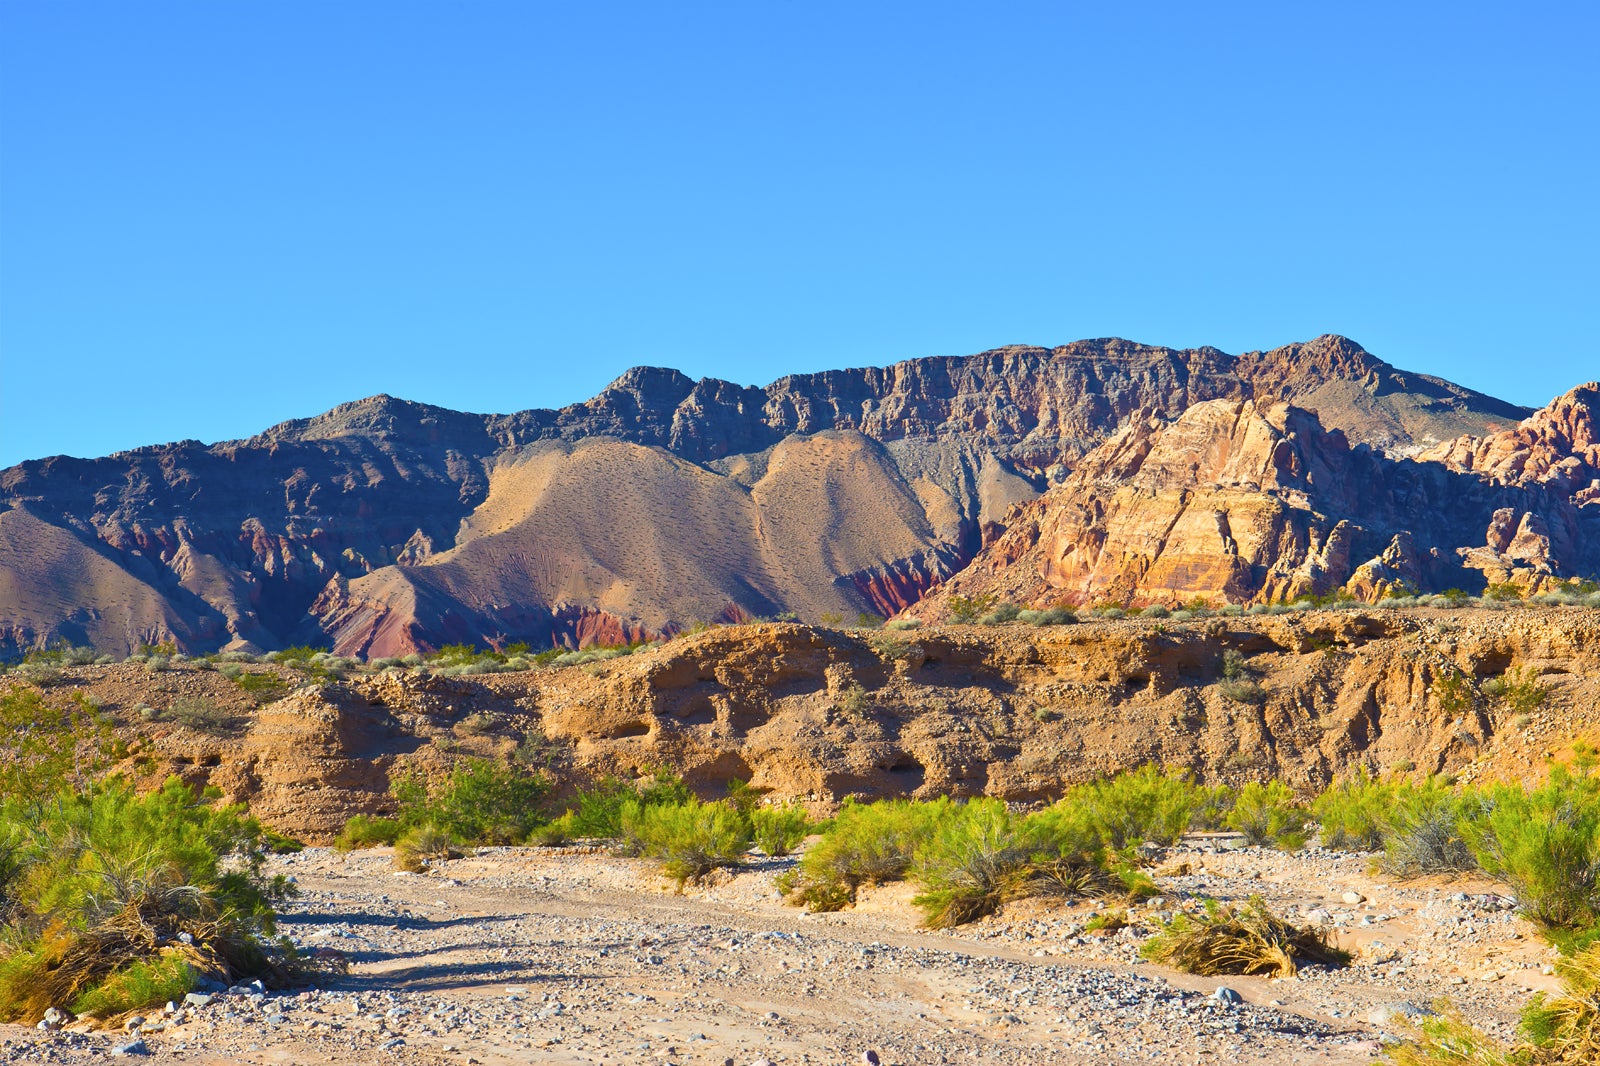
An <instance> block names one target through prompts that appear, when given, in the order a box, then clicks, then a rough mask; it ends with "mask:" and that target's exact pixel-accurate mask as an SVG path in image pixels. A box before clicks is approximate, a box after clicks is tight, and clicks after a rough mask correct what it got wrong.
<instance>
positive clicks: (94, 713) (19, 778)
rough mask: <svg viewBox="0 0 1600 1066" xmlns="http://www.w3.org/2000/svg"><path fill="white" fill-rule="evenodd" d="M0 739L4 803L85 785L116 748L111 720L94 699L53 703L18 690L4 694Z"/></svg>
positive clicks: (0, 701)
mask: <svg viewBox="0 0 1600 1066" xmlns="http://www.w3.org/2000/svg"><path fill="white" fill-rule="evenodd" d="M58 704H60V705H58ZM0 736H3V737H4V738H5V751H4V754H3V755H0V802H3V801H5V800H9V799H19V800H22V801H24V802H28V801H32V800H34V799H36V798H38V797H43V796H52V795H54V794H55V793H56V792H57V791H58V790H59V789H61V788H64V787H67V786H75V787H82V786H84V785H87V784H88V783H89V782H90V781H91V780H92V779H93V778H94V776H95V775H96V773H97V772H98V771H99V770H101V769H102V768H103V767H104V766H105V764H106V762H107V760H108V757H109V755H110V754H111V751H112V747H113V744H114V737H113V735H112V732H111V720H110V718H108V717H106V716H105V715H104V714H102V713H101V712H100V709H99V707H97V706H95V705H94V703H93V702H91V701H90V700H87V699H81V698H80V699H68V700H59V701H55V702H51V701H47V700H46V699H45V698H44V697H43V696H42V695H40V694H39V693H38V692H36V691H34V690H33V689H27V688H15V687H13V688H9V689H6V690H5V691H4V692H0Z"/></svg>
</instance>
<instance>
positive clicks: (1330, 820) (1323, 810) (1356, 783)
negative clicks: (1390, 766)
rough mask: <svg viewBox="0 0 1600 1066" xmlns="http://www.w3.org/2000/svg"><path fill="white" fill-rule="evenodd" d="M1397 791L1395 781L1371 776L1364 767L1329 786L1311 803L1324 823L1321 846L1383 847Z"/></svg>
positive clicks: (1366, 849)
mask: <svg viewBox="0 0 1600 1066" xmlns="http://www.w3.org/2000/svg"><path fill="white" fill-rule="evenodd" d="M1394 794H1395V786H1394V784H1393V783H1391V782H1386V781H1380V780H1378V779H1377V778H1374V777H1372V776H1371V775H1370V774H1368V773H1367V771H1366V769H1365V768H1361V769H1358V770H1356V772H1355V774H1354V776H1352V777H1350V778H1349V779H1348V780H1346V781H1342V782H1340V783H1339V784H1337V785H1334V786H1333V787H1332V788H1329V789H1328V790H1327V791H1326V792H1324V793H1323V794H1322V795H1320V796H1318V797H1317V798H1316V801H1315V802H1314V803H1312V805H1311V813H1312V814H1313V815H1315V816H1316V819H1317V822H1318V823H1319V824H1320V825H1321V826H1322V846H1323V847H1327V848H1347V849H1350V850H1354V851H1377V850H1378V849H1379V848H1381V847H1383V838H1384V831H1385V829H1386V828H1387V826H1388V819H1389V813H1390V809H1391V808H1392V807H1393V804H1394Z"/></svg>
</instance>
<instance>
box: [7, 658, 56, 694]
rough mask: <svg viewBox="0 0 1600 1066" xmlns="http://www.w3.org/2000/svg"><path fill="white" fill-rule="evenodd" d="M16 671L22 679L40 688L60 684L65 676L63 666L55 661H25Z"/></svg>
mask: <svg viewBox="0 0 1600 1066" xmlns="http://www.w3.org/2000/svg"><path fill="white" fill-rule="evenodd" d="M14 672H15V673H16V675H17V676H18V677H20V678H21V679H22V680H24V681H26V682H27V683H28V684H30V685H34V686H37V687H38V688H49V687H50V686H51V685H57V684H60V683H61V681H62V679H63V677H64V675H63V674H62V673H61V668H60V667H58V666H57V665H56V664H55V663H53V662H38V661H29V662H24V663H21V664H19V665H18V666H17V668H16V670H15V671H14Z"/></svg>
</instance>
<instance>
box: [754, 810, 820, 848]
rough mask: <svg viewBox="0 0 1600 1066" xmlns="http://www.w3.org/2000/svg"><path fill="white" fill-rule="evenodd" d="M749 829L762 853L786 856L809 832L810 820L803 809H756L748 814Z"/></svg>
mask: <svg viewBox="0 0 1600 1066" xmlns="http://www.w3.org/2000/svg"><path fill="white" fill-rule="evenodd" d="M750 827H751V830H752V833H753V836H754V838H755V842H756V846H757V847H759V848H760V849H761V850H762V851H764V852H766V853H767V854H768V855H787V854H789V853H790V852H792V851H793V850H794V849H795V848H797V847H799V846H800V842H801V841H802V840H804V839H805V838H806V834H807V833H809V832H811V819H810V818H808V817H807V816H806V812H805V809H804V808H803V807H797V806H793V805H790V806H786V807H757V808H756V809H755V810H753V811H751V812H750Z"/></svg>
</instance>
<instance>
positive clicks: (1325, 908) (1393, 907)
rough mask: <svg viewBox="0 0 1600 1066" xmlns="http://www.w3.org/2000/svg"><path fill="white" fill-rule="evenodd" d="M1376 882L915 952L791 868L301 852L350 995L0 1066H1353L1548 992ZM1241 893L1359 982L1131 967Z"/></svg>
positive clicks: (232, 1002)
mask: <svg viewBox="0 0 1600 1066" xmlns="http://www.w3.org/2000/svg"><path fill="white" fill-rule="evenodd" d="M1368 863H1369V859H1368V858H1367V857H1364V856H1359V855H1345V854H1339V853H1330V852H1322V851H1319V850H1314V849H1312V850H1307V851H1305V852H1302V853H1300V854H1298V855H1284V854H1280V853H1277V852H1273V851H1267V850H1261V849H1254V848H1239V847H1237V845H1236V842H1235V841H1231V840H1227V839H1216V840H1204V839H1191V840H1189V841H1186V842H1185V843H1184V844H1183V845H1181V846H1180V847H1177V848H1174V849H1170V850H1169V851H1167V852H1165V853H1163V854H1161V855H1160V856H1159V857H1158V858H1157V860H1156V864H1155V869H1156V871H1157V873H1158V876H1157V881H1158V883H1160V884H1161V886H1162V887H1163V889H1164V890H1166V895H1165V896H1164V897H1162V898H1161V899H1159V900H1156V901H1153V902H1152V903H1151V904H1148V905H1141V906H1140V907H1137V908H1135V909H1134V910H1133V912H1132V913H1131V915H1130V916H1129V917H1130V918H1131V919H1132V924H1131V925H1130V926H1129V927H1128V928H1126V929H1123V930H1120V931H1118V932H1116V933H1112V934H1110V935H1106V936H1100V935H1095V934H1087V933H1084V932H1083V925H1084V923H1085V921H1086V920H1087V919H1088V918H1089V917H1090V916H1091V915H1093V914H1094V913H1095V911H1096V909H1097V908H1096V907H1094V906H1092V905H1087V904H1085V905H1079V906H1074V907H1062V906H1046V905H1044V904H1043V903H1041V902H1037V901H1035V902H1025V903H1022V904H1017V905H1013V906H1012V907H1011V908H1009V909H1008V910H1007V912H1006V913H1005V914H1004V915H1002V916H999V917H991V918H989V919H986V920H984V921H982V922H978V923H975V924H973V925H970V926H967V927H964V928H962V929H959V930H955V931H952V932H931V931H927V930H923V929H919V928H918V927H917V914H916V912H915V910H914V909H913V908H912V907H911V904H910V897H911V895H912V893H911V891H910V890H909V889H908V888H906V887H905V886H888V887H885V888H882V889H879V890H876V891H874V892H870V893H864V895H863V899H862V901H861V902H860V904H858V906H856V907H855V908H853V909H851V910H848V911H843V912H840V913H837V914H825V915H810V914H805V913H804V912H802V911H800V910H798V909H796V908H793V907H789V906H786V905H784V904H783V903H782V901H781V900H779V898H778V896H777V892H776V889H775V888H774V886H773V880H774V878H775V877H776V876H777V875H778V874H779V873H781V872H782V871H783V870H785V869H787V868H788V867H789V866H790V865H791V864H792V860H788V859H781V860H780V859H771V860H763V861H758V862H756V863H753V864H752V865H751V866H749V867H746V868H745V869H742V870H740V871H738V872H737V873H733V874H727V875H721V876H719V877H717V878H715V879H714V880H713V881H712V883H710V884H708V885H706V886H703V887H700V888H691V889H689V890H688V891H687V892H686V893H684V894H682V895H679V894H677V893H676V892H674V891H673V889H672V886H671V885H670V884H669V883H667V882H665V881H662V880H661V879H659V878H657V877H655V876H654V875H653V874H652V873H651V872H650V867H649V866H648V865H647V864H645V863H644V862H642V861H639V860H632V859H619V858H613V857H611V856H608V855H606V854H604V853H602V852H594V851H588V852H578V851H574V850H566V851H561V850H548V849H538V848H505V849H495V848H491V849H485V850H484V851H481V852H480V853H479V854H478V855H476V856H474V857H472V858H467V859H460V860H456V861H454V862H450V863H448V864H446V865H445V866H443V867H442V868H441V869H440V870H439V871H437V872H430V873H425V874H414V875H413V874H400V873H397V872H395V871H394V870H393V869H392V868H391V866H390V863H389V860H388V853H387V851H386V850H377V851H370V852H363V853H356V854H353V855H350V856H341V855H338V854H337V853H334V852H331V851H328V850H326V849H321V848H311V849H307V850H306V851H305V852H303V853H302V854H300V855H294V856H286V857H282V858H279V859H275V860H273V867H274V869H275V870H281V872H284V873H287V874H290V875H293V876H294V877H295V878H296V880H297V882H298V884H299V886H300V889H301V894H300V896H299V897H298V898H296V899H294V900H293V901H291V902H290V903H288V904H287V905H286V907H285V909H284V916H283V921H282V929H283V931H284V932H286V933H287V934H289V935H291V936H293V937H294V938H295V939H296V941H297V942H299V943H300V944H301V945H303V946H304V947H306V948H322V949H327V950H329V951H337V952H340V953H342V954H343V955H344V956H345V957H347V958H348V959H349V962H350V968H349V971H348V973H347V974H344V975H342V976H338V977H331V978H329V979H327V980H325V981H324V982H323V983H322V985H321V986H320V987H317V988H312V989H306V990H303V991H297V992H284V993H279V992H268V993H266V994H261V993H258V992H254V991H252V990H243V989H241V990H239V991H236V992H234V993H225V994H221V995H217V996H214V997H212V998H211V999H210V1001H209V1002H205V1003H203V1004H199V1005H189V1006H185V1007H183V1008H182V1009H181V1011H180V1012H179V1013H178V1014H177V1015H172V1014H169V1013H167V1012H163V1011H159V1010H158V1011H153V1012H151V1013H150V1015H149V1016H148V1018H147V1019H146V1021H145V1023H144V1026H143V1027H142V1031H141V1032H138V1033H136V1034H128V1033H118V1034H108V1033H78V1032H72V1031H70V1029H69V1031H64V1032H59V1033H44V1032H39V1031H37V1030H30V1029H22V1028H19V1027H13V1026H0V1061H6V1062H39V1063H56V1062H61V1063H81V1062H89V1061H109V1060H114V1061H119V1062H148V1063H162V1064H167V1063H184V1064H191V1066H203V1064H219V1066H220V1064H223V1063H292V1064H296V1066H321V1064H332V1063H338V1064H341V1066H350V1064H357V1063H361V1064H364V1063H396V1064H398V1063H416V1064H463V1066H465V1064H472V1063H476V1064H481V1066H501V1064H510V1063H530V1062H537V1063H552V1064H566V1063H574V1064H575V1063H586V1064H592V1063H601V1064H607V1066H610V1064H620V1063H652V1064H658V1066H665V1064H674V1063H676V1064H684V1066H688V1064H696V1066H698V1064H712V1066H724V1064H727V1063H733V1064H734V1066H750V1064H752V1063H756V1062H758V1061H759V1060H762V1059H765V1060H768V1061H769V1062H771V1063H774V1064H779V1066H783V1064H806V1063H810V1064H816V1066H824V1064H846V1063H859V1062H863V1061H865V1060H864V1058H863V1056H864V1054H865V1053H866V1052H868V1051H873V1052H875V1053H876V1054H877V1056H878V1057H879V1059H880V1060H881V1061H882V1062H883V1063H884V1064H885V1066H888V1064H905V1066H910V1064H919V1066H920V1064H945V1063H972V1062H984V1063H1001V1064H1006V1063H1015V1064H1021V1063H1101V1062H1107V1061H1119V1062H1160V1063H1163V1064H1178V1063H1224V1062H1240V1063H1259V1064H1287V1063H1307V1064H1313V1063H1352V1062H1362V1061H1368V1060H1370V1059H1372V1058H1373V1057H1374V1056H1376V1055H1377V1054H1378V1051H1379V1047H1380V1043H1379V1042H1380V1040H1381V1039H1382V1037H1383V1035H1384V1033H1385V1032H1386V1031H1392V1030H1393V1028H1394V1027H1393V1026H1392V1025H1390V1024H1389V1023H1387V1022H1386V1021H1385V1020H1384V1019H1385V1017H1386V1015H1391V1014H1393V1013H1395V1012H1396V1011H1400V1010H1404V1009H1406V1008H1405V1007H1403V1006H1402V1005H1403V1004H1414V1005H1416V1006H1419V1007H1421V1006H1426V1005H1428V1004H1429V1003H1431V1002H1432V1001H1433V1000H1434V999H1435V998H1437V997H1440V996H1449V997H1450V998H1451V999H1452V1000H1453V1001H1454V1002H1455V1003H1456V1004H1457V1005H1458V1006H1460V1007H1462V1008H1463V1009H1464V1010H1465V1011H1466V1013H1467V1014H1468V1016H1469V1017H1471V1018H1472V1019H1474V1020H1475V1021H1477V1022H1479V1023H1480V1024H1484V1025H1487V1026H1489V1027H1491V1028H1500V1029H1503V1030H1508V1029H1509V1027H1510V1026H1511V1025H1512V1024H1513V1023H1514V1021H1515V1018H1516V1013H1517V1010H1518V1009H1519V1008H1520V1006H1521V1004H1522V1003H1523V1002H1525V1001H1526V999H1527V997H1528V995H1529V994H1530V992H1531V990H1535V989H1541V988H1552V987H1554V986H1555V979H1554V978H1553V977H1552V976H1550V974H1549V973H1548V969H1549V963H1550V962H1551V961H1552V959H1553V958H1554V954H1553V952H1552V951H1551V950H1550V949H1549V948H1547V947H1546V946H1545V945H1544V944H1543V943H1542V942H1541V941H1540V940H1539V939H1538V937H1537V936H1536V935H1535V933H1534V931H1533V929H1532V927H1531V926H1529V925H1528V924H1527V923H1526V922H1524V921H1522V920H1520V919H1518V918H1516V917H1515V916H1514V915H1513V914H1512V912H1511V910H1510V901H1509V900H1507V899H1506V898H1505V897H1503V896H1501V895H1499V894H1498V893H1499V892H1501V891H1503V889H1500V888H1499V887H1498V886H1496V885H1494V884H1492V883H1489V882H1485V881H1453V882H1448V883H1415V882H1413V883H1400V884H1396V883H1392V882H1387V881H1384V880H1380V879H1374V878H1373V877H1371V876H1369V875H1368V873H1367V872H1366V871H1367V867H1368ZM1253 894H1258V895H1260V896H1262V897H1263V898H1264V899H1265V900H1266V901H1267V903H1268V904H1269V905H1270V906H1271V907H1272V908H1273V909H1274V910H1276V911H1278V912H1279V913H1281V914H1285V915H1289V916H1293V917H1294V918H1295V919H1296V920H1297V921H1322V922H1325V923H1327V924H1329V925H1331V926H1333V927H1334V928H1336V929H1337V930H1338V936H1339V943H1340V944H1341V946H1343V947H1345V948H1347V949H1349V950H1351V951H1353V952H1354V954H1355V961H1354V963H1353V965H1352V966H1350V967H1348V968H1346V969H1342V970H1336V971H1327V970H1321V969H1316V968H1307V969H1305V970H1302V971H1301V973H1300V975H1299V976H1298V977H1295V978H1292V979H1284V980H1269V979H1264V978H1243V977H1238V978H1235V977H1230V978H1222V979H1218V978H1199V977H1191V976H1188V975H1185V974H1180V973H1176V972H1174V971H1171V970H1167V969H1165V968H1163V967H1159V966H1153V965H1151V964H1148V963H1145V962H1143V961H1141V960H1139V958H1138V945H1139V943H1140V942H1141V941H1142V939H1143V938H1144V936H1145V935H1147V934H1148V932H1149V931H1150V929H1151V928H1152V927H1153V924H1154V923H1155V921H1156V920H1157V919H1158V918H1159V917H1160V916H1161V915H1162V914H1163V913H1166V912H1170V911H1171V909H1172V908H1173V907H1174V906H1177V905H1180V904H1181V903H1182V901H1184V900H1185V899H1190V898H1195V897H1201V896H1214V897H1217V898H1220V899H1224V900H1229V899H1237V900H1242V899H1246V898H1248V897H1249V896H1251V895H1253ZM1219 986H1225V988H1226V989H1231V990H1232V991H1233V992H1234V993H1236V994H1237V997H1238V998H1239V1000H1240V1002H1237V1003H1232V1002H1224V1001H1222V1000H1220V999H1219V998H1218V995H1217V994H1216V992H1217V989H1218V988H1219ZM1223 995H1224V996H1225V997H1226V993H1223ZM1228 998H1231V997H1228ZM135 1040H137V1041H138V1044H137V1046H135V1047H134V1048H132V1049H129V1048H128V1045H129V1044H130V1043H133V1042H134V1041H135ZM119 1052H120V1054H119Z"/></svg>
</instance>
